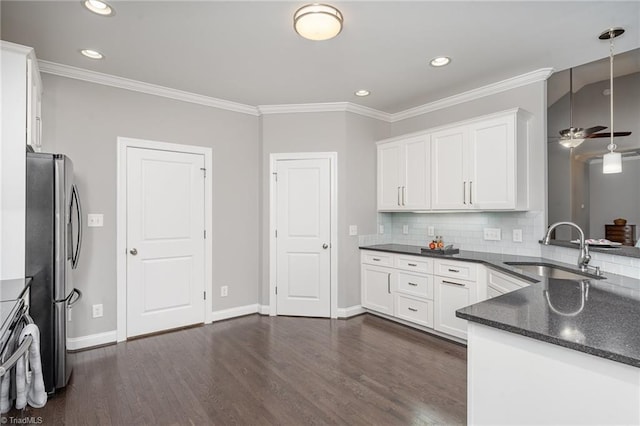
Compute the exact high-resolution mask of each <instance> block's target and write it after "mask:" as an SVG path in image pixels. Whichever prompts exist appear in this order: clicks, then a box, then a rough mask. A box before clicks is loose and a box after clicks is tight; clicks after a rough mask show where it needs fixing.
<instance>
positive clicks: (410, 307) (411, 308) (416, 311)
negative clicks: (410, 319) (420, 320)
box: [407, 307, 418, 312]
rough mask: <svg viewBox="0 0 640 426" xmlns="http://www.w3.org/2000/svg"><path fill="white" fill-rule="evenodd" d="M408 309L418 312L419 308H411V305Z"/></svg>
mask: <svg viewBox="0 0 640 426" xmlns="http://www.w3.org/2000/svg"><path fill="white" fill-rule="evenodd" d="M407 309H409V310H410V311H411V312H418V310H417V309H415V308H411V307H410V308H407Z"/></svg>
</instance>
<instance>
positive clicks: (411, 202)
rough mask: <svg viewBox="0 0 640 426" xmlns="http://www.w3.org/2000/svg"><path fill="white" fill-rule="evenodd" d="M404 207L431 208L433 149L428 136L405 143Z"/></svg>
mask: <svg viewBox="0 0 640 426" xmlns="http://www.w3.org/2000/svg"><path fill="white" fill-rule="evenodd" d="M403 148H404V149H403V152H402V167H401V168H402V169H403V171H404V173H403V178H404V183H403V185H402V189H401V191H402V194H401V195H402V197H401V199H402V208H403V209H404V210H427V209H430V208H431V176H430V166H431V165H430V159H431V152H430V151H431V150H430V144H429V139H428V136H420V137H417V138H412V139H408V140H407V141H405V142H404V144H403Z"/></svg>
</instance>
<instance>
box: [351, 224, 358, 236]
mask: <svg viewBox="0 0 640 426" xmlns="http://www.w3.org/2000/svg"><path fill="white" fill-rule="evenodd" d="M356 235H358V225H349V236H351V237H353V236H356Z"/></svg>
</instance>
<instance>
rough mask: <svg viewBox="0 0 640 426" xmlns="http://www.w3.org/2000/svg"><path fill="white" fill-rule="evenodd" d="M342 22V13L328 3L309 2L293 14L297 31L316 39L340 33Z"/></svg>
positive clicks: (325, 38)
mask: <svg viewBox="0 0 640 426" xmlns="http://www.w3.org/2000/svg"><path fill="white" fill-rule="evenodd" d="M342 22H343V17H342V13H341V12H340V11H339V10H338V9H336V8H335V7H333V6H330V5H328V4H320V3H313V4H308V5H305V6H302V7H301V8H300V9H298V10H297V11H296V13H294V15H293V28H294V29H295V30H296V32H297V33H298V34H300V35H301V36H302V37H304V38H306V39H308V40H314V41H322V40H329V39H331V38H334V37H335V36H337V35H338V34H340V31H342Z"/></svg>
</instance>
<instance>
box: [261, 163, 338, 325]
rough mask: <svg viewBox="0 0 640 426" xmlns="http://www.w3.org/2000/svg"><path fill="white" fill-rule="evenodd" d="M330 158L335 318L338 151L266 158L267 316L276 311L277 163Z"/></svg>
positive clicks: (335, 308)
mask: <svg viewBox="0 0 640 426" xmlns="http://www.w3.org/2000/svg"><path fill="white" fill-rule="evenodd" d="M314 159H323V160H329V169H330V170H329V179H330V180H331V182H330V183H329V193H330V194H329V203H330V213H329V226H330V228H331V229H330V237H329V238H330V241H329V245H330V247H331V254H330V261H329V265H330V266H329V267H330V272H329V277H330V278H329V279H330V286H331V287H330V292H331V304H330V306H331V310H330V317H331V318H338V153H337V152H297V153H277V154H270V161H269V315H270V316H276V315H277V312H278V309H277V307H278V305H277V298H276V281H277V275H276V271H277V261H278V256H277V250H276V225H277V221H276V211H277V197H276V196H277V193H276V180H275V172H276V164H277V162H278V161H282V160H314Z"/></svg>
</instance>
